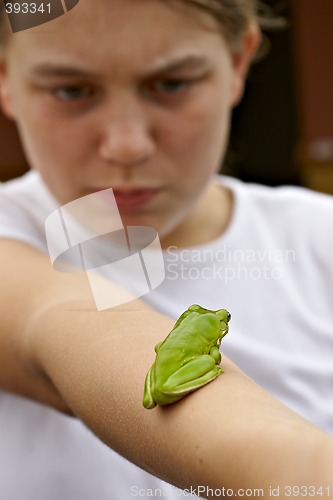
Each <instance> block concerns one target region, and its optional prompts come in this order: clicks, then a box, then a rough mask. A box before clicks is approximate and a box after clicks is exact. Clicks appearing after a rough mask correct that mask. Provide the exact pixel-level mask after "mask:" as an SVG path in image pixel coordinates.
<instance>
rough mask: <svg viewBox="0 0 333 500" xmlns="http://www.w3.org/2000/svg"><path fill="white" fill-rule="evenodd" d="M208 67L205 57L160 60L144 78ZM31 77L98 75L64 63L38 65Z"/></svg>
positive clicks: (195, 56) (93, 76)
mask: <svg viewBox="0 0 333 500" xmlns="http://www.w3.org/2000/svg"><path fill="white" fill-rule="evenodd" d="M208 67H209V61H208V59H207V57H204V56H201V55H200V56H199V55H189V56H185V57H181V58H177V59H174V60H165V59H162V60H160V61H159V62H158V63H157V64H156V67H155V68H153V69H150V70H146V71H145V75H144V76H145V77H149V78H153V77H156V76H158V75H160V74H162V73H170V72H176V71H182V70H198V69H199V70H202V69H206V68H208ZM32 73H33V75H36V76H41V77H44V76H45V77H83V78H98V76H99V75H98V74H97V73H94V72H91V71H88V70H86V69H84V68H79V67H75V66H73V65H67V64H65V63H60V64H58V63H50V62H46V63H40V64H38V65H36V66H35V67H33V68H32Z"/></svg>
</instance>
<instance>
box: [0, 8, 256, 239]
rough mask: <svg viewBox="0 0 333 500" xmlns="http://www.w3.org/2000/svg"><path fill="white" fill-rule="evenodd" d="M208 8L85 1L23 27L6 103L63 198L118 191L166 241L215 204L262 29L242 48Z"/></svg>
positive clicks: (15, 43)
mask: <svg viewBox="0 0 333 500" xmlns="http://www.w3.org/2000/svg"><path fill="white" fill-rule="evenodd" d="M197 16H199V13H198V12H196V11H195V10H192V9H191V10H190V8H187V9H177V8H175V7H171V6H170V5H169V4H168V3H167V2H162V1H156V0H140V1H139V2H138V1H137V0H94V2H91V0H80V3H79V4H78V5H77V6H76V7H75V8H74V9H73V10H72V11H70V12H69V13H68V14H66V15H65V16H62V17H60V18H58V19H56V20H54V21H52V22H50V23H47V24H45V25H42V26H39V27H38V28H34V29H31V30H28V31H23V32H20V33H16V34H15V35H11V39H10V42H9V46H8V49H7V53H6V58H5V61H4V63H3V64H2V66H1V73H0V75H1V94H2V103H3V107H4V110H5V112H6V113H7V115H9V116H11V117H12V118H14V120H15V121H16V123H17V125H18V128H19V132H20V134H21V138H22V141H23V145H24V147H25V150H26V154H27V157H28V159H29V161H30V164H31V165H32V166H33V168H35V169H36V170H38V171H39V172H40V174H41V175H42V177H43V179H44V181H45V182H46V184H47V185H48V187H49V189H50V190H51V191H52V193H53V194H54V195H55V196H56V198H57V199H58V200H59V202H60V203H62V204H64V203H66V202H69V201H71V200H73V199H76V198H79V197H81V196H84V195H86V194H88V193H92V192H95V191H98V190H101V189H106V188H109V187H112V188H113V189H114V191H115V195H116V199H117V202H118V206H119V209H120V212H121V215H122V219H123V222H124V223H125V224H127V225H135V224H139V225H147V226H151V227H155V228H156V229H157V230H158V231H159V232H160V235H161V236H162V237H163V236H164V235H166V234H168V233H170V231H173V230H174V229H175V228H176V227H177V226H179V225H181V224H184V223H185V221H187V220H190V219H191V217H192V219H193V217H194V214H195V207H196V206H198V205H199V204H200V203H201V201H200V200H202V199H204V198H205V197H206V198H207V200H208V198H209V197H207V189H208V185H209V180H210V178H211V175H212V173H214V172H215V171H217V170H218V168H219V166H220V162H221V158H222V156H223V153H224V149H225V145H226V138H227V135H228V127H229V118H230V111H231V109H232V106H233V105H234V104H235V103H236V102H237V101H238V99H239V97H240V94H241V90H242V83H243V77H244V73H245V72H246V68H247V64H248V62H249V58H250V56H251V53H252V48H253V47H254V45H255V36H256V35H255V34H254V33H252V35H251V34H250V35H248V36H247V38H246V37H245V38H244V43H243V44H242V46H241V49H240V50H239V52H238V53H237V54H233V55H231V53H230V51H229V49H228V47H227V46H226V44H225V41H224V40H223V37H222V36H221V34H220V33H219V32H218V31H217V30H214V29H207V24H208V26H210V27H211V28H214V27H215V24H214V20H213V19H212V18H210V17H209V16H207V19H205V23H202V16H203V14H202V13H200V16H201V21H200V20H199V19H197ZM251 36H252V38H251ZM250 38H251V39H250ZM251 40H252V42H251ZM208 205H209V204H207V207H208ZM201 210H205V204H202V203H201ZM190 214H191V215H190ZM207 215H208V214H207ZM192 223H193V220H192Z"/></svg>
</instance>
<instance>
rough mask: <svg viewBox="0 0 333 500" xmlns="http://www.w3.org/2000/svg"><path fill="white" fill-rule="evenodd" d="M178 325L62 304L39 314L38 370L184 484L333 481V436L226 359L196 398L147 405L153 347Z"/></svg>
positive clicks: (136, 305) (104, 434) (124, 310)
mask: <svg viewBox="0 0 333 500" xmlns="http://www.w3.org/2000/svg"><path fill="white" fill-rule="evenodd" d="M172 323H173V322H171V321H170V320H169V319H167V318H165V317H163V316H161V315H160V314H158V313H156V312H153V311H151V310H150V309H148V308H146V306H144V305H142V303H141V302H140V301H133V302H132V303H129V304H127V305H124V306H121V307H119V308H114V309H111V310H109V311H105V312H103V313H97V312H96V311H95V310H94V309H93V307H91V304H89V303H80V302H69V303H67V304H62V305H61V306H55V307H52V308H50V309H48V310H44V312H43V313H42V314H41V315H40V316H39V317H38V318H37V317H36V323H35V328H34V330H35V332H36V335H35V337H34V339H35V343H34V357H35V359H36V366H39V367H40V368H41V369H42V370H43V371H45V373H46V374H47V375H48V376H49V377H50V378H51V379H52V381H53V383H54V385H55V386H56V387H57V389H58V390H59V392H60V393H61V394H62V395H63V397H64V399H65V400H66V401H67V403H68V406H69V407H70V408H71V409H72V411H73V413H74V414H75V415H77V416H78V417H79V418H81V419H82V420H83V421H85V422H86V424H87V425H88V426H89V427H90V428H91V429H92V431H93V432H94V433H95V434H97V436H99V437H100V438H101V439H102V440H103V441H104V442H105V443H106V444H107V445H109V446H110V447H111V448H113V449H115V450H116V451H117V452H119V453H120V454H122V455H124V456H125V457H126V458H128V459H129V460H131V461H132V462H134V463H136V464H138V465H139V466H140V467H142V468H144V469H146V470H148V471H149V472H151V473H153V474H154V475H157V476H159V477H161V478H163V479H165V480H166V481H168V482H171V483H174V484H176V485H177V486H179V487H183V488H190V487H192V488H194V489H196V488H197V487H198V486H199V485H200V486H205V485H206V486H209V487H211V488H213V489H219V488H229V489H230V490H231V489H232V490H234V491H236V490H237V489H238V488H243V489H249V490H251V489H252V490H255V489H257V490H258V491H259V490H260V491H262V492H264V494H265V497H267V498H268V497H269V495H270V488H274V487H275V488H276V487H279V490H280V493H279V494H280V496H288V491H289V490H288V489H287V487H288V486H292V485H295V486H297V485H304V486H306V485H316V486H317V487H318V488H319V486H321V485H322V486H323V488H324V487H325V488H327V487H329V486H332V484H331V479H330V477H331V474H330V471H329V468H330V464H332V463H333V440H332V438H329V437H328V436H326V435H325V434H324V433H322V432H321V431H320V430H318V429H316V428H315V427H313V426H312V425H311V424H309V423H308V422H306V421H305V420H303V419H302V418H300V417H298V416H297V415H296V414H294V413H293V412H291V411H290V410H288V409H287V408H285V407H284V406H283V405H281V404H280V403H278V402H277V401H276V400H274V398H272V397H271V396H270V395H269V394H267V393H266V392H265V391H263V390H262V389H261V388H259V387H258V386H257V385H256V384H254V383H253V382H252V381H251V380H250V379H249V378H248V377H246V376H245V375H244V374H243V373H242V372H240V370H238V369H237V368H236V367H235V366H234V365H233V364H232V363H231V362H230V361H229V360H227V359H225V358H224V359H223V365H224V369H225V373H224V375H223V376H221V377H219V378H218V379H216V380H215V381H214V382H213V383H211V384H208V385H207V386H206V387H204V388H202V389H200V390H199V391H197V392H196V393H194V394H192V395H191V396H189V397H187V398H185V399H184V400H182V401H180V402H178V403H177V404H175V405H171V406H170V407H165V408H156V409H154V410H145V409H144V408H143V407H142V391H143V383H144V378H145V374H146V371H147V370H148V368H149V367H150V365H151V363H152V362H153V360H154V350H153V347H154V345H155V343H157V342H158V341H160V340H162V339H163V338H164V336H165V335H166V333H168V331H169V330H170V328H171V326H172ZM275 491H276V490H275ZM318 491H320V490H319V489H318ZM323 491H324V493H325V492H327V491H328V490H323ZM284 493H285V495H284ZM203 496H205V495H203ZM217 496H218V495H217ZM314 497H315V498H316V497H317V498H319V497H321V498H322V496H321V495H320V494H318V496H317V495H315V496H314Z"/></svg>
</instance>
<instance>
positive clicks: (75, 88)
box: [53, 85, 92, 101]
mask: <svg viewBox="0 0 333 500" xmlns="http://www.w3.org/2000/svg"><path fill="white" fill-rule="evenodd" d="M53 93H54V95H55V96H56V97H57V98H58V99H60V100H61V101H79V100H80V99H85V98H86V97H89V96H90V95H91V94H92V89H91V88H90V87H88V86H79V85H68V86H66V87H58V88H56V89H55V90H54V91H53Z"/></svg>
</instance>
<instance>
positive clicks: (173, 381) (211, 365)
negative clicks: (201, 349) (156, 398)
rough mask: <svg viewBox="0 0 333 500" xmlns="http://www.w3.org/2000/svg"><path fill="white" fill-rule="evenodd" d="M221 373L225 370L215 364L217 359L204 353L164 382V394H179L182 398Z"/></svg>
mask: <svg viewBox="0 0 333 500" xmlns="http://www.w3.org/2000/svg"><path fill="white" fill-rule="evenodd" d="M221 373H223V370H222V368H221V367H220V366H218V365H216V364H215V359H214V358H213V357H212V356H210V355H209V354H203V355H202V356H199V357H198V358H195V359H193V360H192V361H189V362H188V363H186V365H184V366H182V367H181V368H179V370H177V371H176V372H175V373H173V374H172V375H171V376H170V377H169V379H168V380H167V381H166V382H165V383H164V384H163V394H165V395H167V396H178V399H180V398H181V397H183V396H186V395H187V394H189V393H190V392H193V391H195V390H196V389H199V388H200V387H202V386H204V385H206V384H208V383H209V382H211V381H212V380H214V379H215V378H216V377H218V376H219V375H221Z"/></svg>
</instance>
